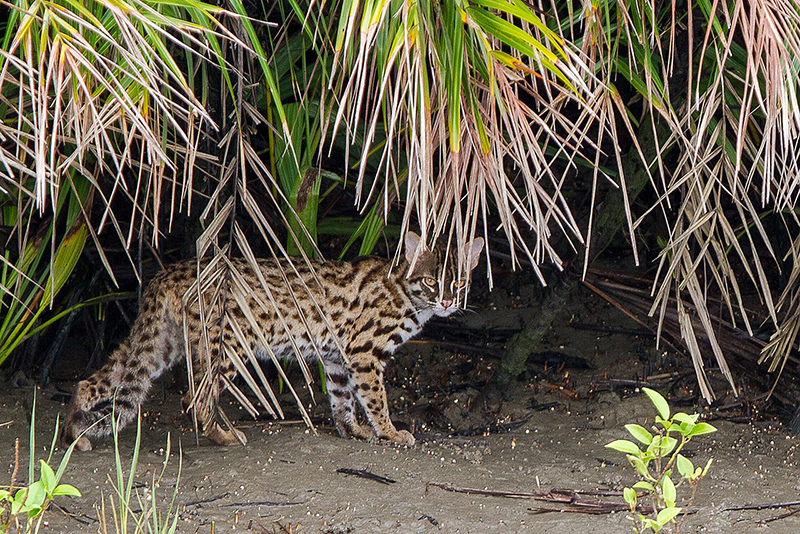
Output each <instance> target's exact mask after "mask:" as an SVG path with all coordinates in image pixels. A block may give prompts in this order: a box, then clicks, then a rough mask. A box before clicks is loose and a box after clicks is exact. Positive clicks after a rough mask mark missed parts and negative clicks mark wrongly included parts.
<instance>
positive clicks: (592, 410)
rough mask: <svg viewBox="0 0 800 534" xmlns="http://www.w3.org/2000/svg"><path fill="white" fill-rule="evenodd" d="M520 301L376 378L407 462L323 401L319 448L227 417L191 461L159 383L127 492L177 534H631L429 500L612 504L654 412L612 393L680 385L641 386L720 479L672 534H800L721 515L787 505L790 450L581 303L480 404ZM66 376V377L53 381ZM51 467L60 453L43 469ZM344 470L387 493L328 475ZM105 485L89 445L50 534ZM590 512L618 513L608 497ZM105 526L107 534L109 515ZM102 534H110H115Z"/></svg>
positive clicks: (635, 397)
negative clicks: (515, 376)
mask: <svg viewBox="0 0 800 534" xmlns="http://www.w3.org/2000/svg"><path fill="white" fill-rule="evenodd" d="M531 287H533V286H528V285H525V284H522V285H519V287H518V288H517V286H516V285H515V284H514V283H509V284H506V287H504V288H503V289H502V290H501V291H496V292H492V293H489V294H486V293H485V292H484V294H483V295H481V294H480V292H478V294H477V295H476V298H475V299H474V301H473V305H474V311H475V312H476V313H470V314H467V315H465V316H464V317H461V318H456V319H454V320H452V321H448V322H447V323H437V324H434V325H431V326H430V327H429V328H427V329H426V331H425V332H424V334H423V336H422V337H421V340H419V341H418V342H415V343H409V344H408V345H407V346H406V347H404V348H403V349H402V351H401V352H400V353H398V355H396V357H395V359H394V361H393V362H392V364H391V369H390V372H389V375H388V381H389V389H390V396H391V404H392V406H393V407H392V415H393V417H394V418H395V420H396V421H397V422H398V423H399V424H398V426H404V427H405V428H410V429H411V430H412V431H413V432H414V433H415V435H416V436H417V437H418V444H417V445H416V446H415V447H413V448H405V447H396V446H392V445H389V444H386V443H377V442H376V443H372V442H360V441H354V440H345V439H341V438H340V437H338V435H336V432H335V430H334V429H333V428H332V426H331V425H330V422H329V420H328V408H327V400H326V399H325V397H324V395H323V394H322V393H321V392H320V391H319V390H318V387H319V386H318V385H314V388H316V389H317V390H316V392H315V397H316V399H317V404H316V405H313V406H312V413H313V415H314V420H315V422H317V423H318V424H317V426H316V431H317V433H316V434H315V433H314V432H312V431H310V430H308V429H306V428H305V426H304V425H303V424H302V423H300V422H297V421H292V420H291V419H292V418H295V419H296V418H297V414H296V410H295V411H293V406H292V403H291V401H290V400H289V399H288V398H287V400H286V402H285V403H284V408H285V409H286V411H287V418H288V419H289V420H287V421H283V422H275V421H268V420H266V419H265V420H263V421H252V420H249V419H247V418H246V417H245V416H244V415H241V414H240V413H239V412H238V411H237V410H236V407H235V406H234V401H233V400H232V399H227V400H228V401H229V402H230V403H231V408H230V410H228V413H229V415H230V416H231V417H232V418H233V419H234V420H236V421H237V426H238V427H239V428H241V429H243V430H244V431H245V433H246V434H247V437H248V440H249V443H248V445H247V446H246V447H240V446H237V447H228V448H223V447H218V446H213V445H211V444H210V443H209V442H207V441H206V440H205V439H203V438H201V439H200V440H199V443H198V442H197V441H196V439H195V436H194V434H193V433H192V431H191V428H190V425H189V423H188V420H187V419H186V418H185V417H184V416H182V415H181V412H180V391H179V387H176V386H175V385H174V384H173V383H172V382H173V380H172V379H167V380H166V381H165V382H164V383H163V384H161V385H160V386H159V385H157V387H155V388H154V393H153V394H152V395H151V397H152V398H151V400H150V401H149V402H148V403H147V404H146V406H145V409H146V413H145V416H144V424H143V429H142V433H143V436H142V446H141V455H140V459H139V467H138V470H137V472H136V477H135V479H136V482H137V490H138V493H139V495H141V497H142V499H153V498H154V499H155V502H158V503H160V507H161V508H162V509H163V507H164V506H166V504H167V500H168V499H169V497H170V495H171V492H172V489H173V488H174V487H175V484H178V488H179V492H178V497H177V503H176V506H177V509H178V510H179V517H180V518H179V522H178V531H179V532H188V533H194V532H203V533H209V532H215V533H225V532H233V531H246V532H256V533H262V532H269V533H272V532H293V533H294V532H300V533H317V532H323V533H348V532H354V533H362V532H363V533H370V532H399V533H405V532H409V533H411V532H419V533H427V532H447V533H474V534H478V533H483V532H487V533H490V532H537V533H539V532H541V533H549V532H553V533H556V532H557V533H559V534H564V533H570V532H588V531H592V532H594V533H595V534H603V533H618V532H626V531H630V522H629V521H628V520H627V519H626V515H627V514H626V513H624V512H623V513H615V514H605V515H586V514H579V513H567V512H559V511H552V512H547V513H536V512H535V511H532V510H531V509H532V508H539V507H549V508H553V509H554V510H555V509H557V507H556V506H554V505H552V504H548V503H543V502H537V501H534V500H530V499H522V498H517V499H512V498H503V497H492V496H484V495H474V494H463V493H454V492H450V491H445V490H443V489H441V488H439V487H436V486H432V485H431V483H435V484H446V485H453V486H456V487H462V488H477V489H490V490H505V491H517V492H531V491H533V490H536V489H540V490H550V489H552V488H566V489H572V490H598V489H602V490H620V489H622V488H623V487H624V486H625V485H630V484H632V483H633V482H634V481H635V479H634V471H633V469H632V468H631V467H630V466H628V465H626V462H625V460H624V458H622V456H621V455H620V454H618V453H616V452H614V451H611V450H609V449H606V448H604V445H605V444H606V443H608V442H610V441H612V440H614V439H618V438H623V437H626V436H625V430H624V428H623V425H624V424H626V423H630V422H639V423H641V424H646V425H649V424H651V423H652V417H653V409H652V407H651V405H650V403H649V401H648V400H647V399H646V398H645V397H644V396H643V395H642V394H640V393H639V392H638V391H637V390H636V388H635V384H633V385H631V384H628V383H625V382H615V380H618V381H635V380H638V379H641V378H642V377H643V376H654V375H655V376H658V375H664V376H667V375H665V373H675V374H673V375H670V377H667V378H665V379H663V380H653V381H652V384H653V386H654V387H657V388H658V389H660V390H661V391H662V392H663V393H664V394H666V395H667V396H668V397H669V398H670V399H671V400H672V401H673V402H675V403H676V404H682V403H683V404H686V405H682V406H679V408H680V409H681V410H684V411H689V412H691V411H703V412H704V413H705V414H706V415H707V416H708V417H709V418H710V419H711V421H712V423H713V424H714V425H716V426H717V428H718V429H719V432H717V433H716V434H713V435H711V436H708V437H706V438H705V439H700V440H698V441H697V442H695V443H692V444H691V445H690V448H689V454H691V455H692V459H693V461H694V462H695V464H701V463H705V461H706V460H707V459H708V458H713V459H714V464H713V466H712V469H711V472H710V475H709V476H708V478H707V479H706V480H705V481H704V482H703V484H702V485H701V486H700V491H699V492H698V495H697V499H696V501H695V503H694V505H695V509H696V513H695V514H694V515H691V516H689V517H688V518H687V519H686V523H685V525H684V527H683V529H682V530H681V532H720V533H722V532H724V533H730V532H752V531H756V530H759V531H768V532H787V533H788V532H797V531H800V517H798V516H791V515H790V516H788V517H783V518H779V517H780V516H782V515H784V514H786V512H787V510H786V509H768V510H762V511H725V508H727V507H731V506H738V505H746V504H759V503H777V502H784V501H793V500H796V499H798V494H799V493H800V480H799V479H798V461H800V452H798V441H797V439H796V438H794V437H792V436H791V435H790V434H789V433H788V432H787V431H786V429H785V428H784V427H783V426H781V425H780V424H779V423H776V422H771V421H769V420H763V419H760V418H757V417H752V415H753V414H752V413H750V414H746V413H743V415H747V416H748V417H742V418H740V420H743V421H747V422H744V423H734V422H731V420H730V419H732V417H727V416H726V419H722V418H720V416H721V415H726V414H728V413H729V412H722V411H719V410H717V411H708V410H707V408H705V407H704V406H703V405H702V404H697V402H696V401H697V396H696V393H695V391H694V387H693V384H694V382H693V378H692V376H691V374H686V373H685V372H686V371H690V370H691V368H690V367H684V366H685V362H684V361H683V360H682V359H681V358H678V357H676V356H675V355H673V354H670V353H668V352H664V351H663V350H661V351H658V350H656V349H655V347H654V342H653V339H652V338H651V337H649V336H645V335H642V336H638V335H636V332H637V331H638V329H639V327H638V326H637V325H636V324H635V323H633V322H631V321H630V320H629V319H627V318H626V317H625V316H624V315H623V314H621V313H619V312H618V311H617V310H615V309H614V308H612V307H610V306H608V305H607V304H606V303H605V302H603V301H601V300H599V299H598V298H596V297H594V296H593V295H591V294H590V293H589V292H588V291H583V290H580V291H578V292H576V293H575V294H574V295H573V298H572V299H571V302H567V303H565V306H564V310H563V316H562V317H561V318H560V319H559V320H558V321H557V322H556V325H555V327H554V328H553V330H552V331H551V332H550V333H549V334H548V336H547V339H546V341H547V344H548V346H549V347H551V352H548V353H542V354H537V355H534V356H533V357H532V358H531V359H530V361H529V363H528V369H527V371H526V373H524V374H523V376H522V377H520V380H518V381H517V382H516V383H514V384H513V385H512V387H510V388H509V389H508V390H506V391H503V392H496V391H491V390H490V389H487V387H486V382H487V380H489V378H490V377H491V376H492V374H493V373H494V372H495V371H496V369H497V366H498V365H499V361H500V360H499V357H500V355H501V354H502V337H503V335H504V334H503V333H504V332H505V335H506V337H508V334H509V333H510V332H512V331H513V330H516V329H519V328H520V326H521V324H522V323H523V322H524V321H525V320H526V318H531V317H534V316H535V314H536V313H537V309H536V306H535V305H533V304H530V303H533V302H536V299H537V294H538V293H537V291H538V290H536V289H531ZM578 325H580V327H577V326H578ZM586 325H590V326H591V325H594V326H596V327H597V328H596V329H587V326H586ZM498 340H500V341H498ZM487 341H489V342H490V343H488V344H487ZM492 341H494V343H491V342H492ZM681 372H683V373H684V375H683V376H681V375H680V373H681ZM73 373H75V371H74V369H73ZM54 374H56V375H59V373H54ZM68 374H69V373H68V372H67V371H65V370H64V369H62V370H61V372H60V375H61V376H62V377H63V376H65V375H68ZM671 376H678V378H674V379H673V378H671ZM21 382H24V381H20V380H15V381H13V382H12V381H11V380H7V381H6V383H7V384H8V387H7V388H6V389H5V390H4V392H3V394H2V396H0V424H3V423H7V422H10V423H9V424H7V425H4V426H0V465H1V467H0V482H2V483H7V481H8V480H9V479H10V478H11V472H12V470H13V464H14V441H15V440H16V439H19V440H20V445H21V449H22V452H23V454H22V456H23V458H22V460H21V469H20V473H21V474H20V476H19V478H20V479H23V480H24V478H25V475H26V473H27V467H26V466H27V446H28V437H27V436H28V433H29V423H30V413H31V402H32V389H33V388H32V386H26V385H25V384H24V383H21ZM298 383H299V380H298ZM719 384H720V386H722V382H721V381H720V382H719ZM626 386H627V387H626ZM70 388H71V383H70V382H69V381H64V382H58V381H55V382H53V385H52V386H50V387H48V388H47V389H45V390H40V391H39V393H38V401H37V407H36V413H37V424H36V440H37V441H36V454H37V457H46V455H47V449H48V448H49V445H50V441H51V439H52V435H53V428H54V425H55V420H56V416H57V414H61V415H62V417H63V415H64V414H65V412H66V406H65V405H64V404H62V402H63V399H64V396H63V395H59V394H58V390H59V389H61V390H62V391H63V390H69V389H70ZM306 394H307V392H306ZM307 398H308V399H309V405H310V406H311V401H310V396H308V395H307ZM731 402H735V399H732V400H731ZM730 413H734V412H730ZM168 434H169V435H170V436H171V439H172V443H173V448H172V452H171V454H170V458H169V463H168V465H167V467H166V473H165V476H164V478H163V480H162V482H161V485H160V487H159V488H158V494H157V495H156V496H155V497H153V496H152V495H150V494H149V491H148V490H147V487H148V485H149V482H150V481H151V480H152V479H153V477H154V476H156V475H158V474H159V473H160V472H161V470H162V467H163V463H164V461H165V446H166V440H167V435H168ZM134 438H135V429H133V428H127V429H125V430H124V431H123V432H122V433H121V441H122V443H123V445H122V447H121V450H122V453H123V458H124V461H125V462H126V463H127V462H128V461H129V458H130V453H131V449H132V446H133V442H134ZM179 450H180V451H181V453H180V454H179V452H178V451H179ZM62 454H63V450H62V449H61V448H59V450H58V451H56V453H55V461H54V462H51V464H57V461H58V460H59V459H60V458H61V456H62ZM179 465H180V478H179V479H178V468H179ZM343 468H344V469H354V470H364V471H368V472H370V473H374V474H376V475H380V476H382V477H387V478H389V479H391V480H393V481H394V482H391V483H385V481H384V482H381V481H377V480H372V479H367V478H362V477H358V476H355V475H352V474H344V473H340V472H338V471H337V470H339V469H343ZM113 479H114V447H113V443H112V441H111V440H106V441H104V442H100V443H97V444H96V448H95V450H93V451H91V452H89V453H76V454H75V455H74V456H73V458H72V460H71V462H70V464H69V467H68V469H67V470H66V473H65V475H64V479H63V481H64V482H68V483H71V484H73V485H75V486H77V487H78V488H79V489H80V490H81V491H82V493H83V497H82V498H60V499H58V501H57V502H58V503H60V504H62V505H63V510H64V511H61V510H58V509H55V508H54V509H51V510H50V511H49V512H48V516H47V518H48V522H47V527H48V528H47V529H46V532H58V533H62V532H63V533H68V532H69V533H71V532H75V533H78V532H97V531H98V528H99V523H98V517H99V515H100V514H101V512H100V511H99V510H98V508H99V506H100V503H101V500H102V499H103V496H105V497H109V496H112V495H114V487H113V483H112V480H113ZM679 491H681V492H685V491H686V490H685V488H679ZM600 499H601V500H604V501H614V502H621V498H619V497H613V496H612V497H600ZM133 506H134V508H138V507H139V506H138V504H136V503H135V502H134V503H133ZM795 509H796V508H795ZM66 512H68V513H69V515H68V514H67V513H66ZM106 514H107V515H108V517H109V522H110V523H113V520H111V515H110V514H111V512H110V509H108V508H107V509H106ZM778 518H779V519H778ZM772 519H775V520H774V521H771V520H772ZM109 531H110V532H115V530H114V528H113V525H112V526H111V528H110V529H109Z"/></svg>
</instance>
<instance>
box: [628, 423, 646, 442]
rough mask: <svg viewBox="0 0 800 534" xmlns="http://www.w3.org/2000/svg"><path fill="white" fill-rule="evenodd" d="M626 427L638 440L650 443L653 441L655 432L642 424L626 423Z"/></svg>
mask: <svg viewBox="0 0 800 534" xmlns="http://www.w3.org/2000/svg"><path fill="white" fill-rule="evenodd" d="M625 429H626V430H627V431H628V432H629V433H630V435H631V436H633V437H634V439H636V440H637V441H638V442H640V443H643V444H645V445H649V444H650V442H651V441H653V434H651V433H650V432H648V430H647V429H646V428H645V427H643V426H641V425H635V424H631V425H625Z"/></svg>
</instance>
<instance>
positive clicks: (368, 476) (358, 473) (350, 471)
mask: <svg viewBox="0 0 800 534" xmlns="http://www.w3.org/2000/svg"><path fill="white" fill-rule="evenodd" d="M336 472H337V473H341V474H343V475H353V476H357V477H361V478H366V479H369V480H374V481H375V482H380V483H381V484H394V483H395V482H397V481H396V480H392V479H391V478H388V477H384V476H381V475H376V474H375V473H371V472H369V471H366V470H364V469H349V468H347V467H340V468H339V469H337V470H336Z"/></svg>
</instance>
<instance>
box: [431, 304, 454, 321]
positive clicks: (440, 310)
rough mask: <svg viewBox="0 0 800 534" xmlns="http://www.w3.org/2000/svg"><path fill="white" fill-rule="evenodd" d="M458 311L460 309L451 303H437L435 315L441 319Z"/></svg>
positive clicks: (434, 308) (434, 309)
mask: <svg viewBox="0 0 800 534" xmlns="http://www.w3.org/2000/svg"><path fill="white" fill-rule="evenodd" d="M457 311H458V307H457V306H456V305H455V303H454V302H451V301H444V302H437V303H436V305H435V306H434V307H433V313H434V315H438V316H439V317H449V316H450V315H453V314H454V313H456V312H457Z"/></svg>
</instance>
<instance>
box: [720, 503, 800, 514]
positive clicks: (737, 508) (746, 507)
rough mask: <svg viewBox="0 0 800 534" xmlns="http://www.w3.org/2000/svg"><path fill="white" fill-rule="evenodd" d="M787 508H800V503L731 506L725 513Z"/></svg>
mask: <svg viewBox="0 0 800 534" xmlns="http://www.w3.org/2000/svg"><path fill="white" fill-rule="evenodd" d="M787 506H800V501H786V502H774V503H768V504H746V505H744V506H731V507H729V508H725V509H724V511H725V512H736V511H741V510H772V509H775V508H786V507H787Z"/></svg>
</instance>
